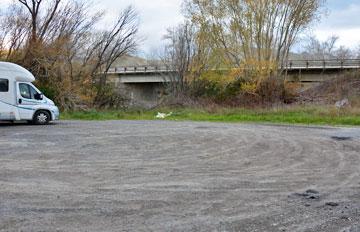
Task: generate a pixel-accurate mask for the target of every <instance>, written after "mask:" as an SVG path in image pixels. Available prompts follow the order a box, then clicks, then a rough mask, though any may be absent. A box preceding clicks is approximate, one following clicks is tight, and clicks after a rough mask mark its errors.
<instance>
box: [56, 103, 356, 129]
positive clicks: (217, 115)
mask: <svg viewBox="0 0 360 232" xmlns="http://www.w3.org/2000/svg"><path fill="white" fill-rule="evenodd" d="M157 112H164V113H169V112H173V114H172V116H170V117H167V118H166V119H165V120H175V121H210V122H261V123H286V124H308V125H310V124H311V125H349V126H359V125H360V109H345V110H338V109H336V108H334V107H324V106H322V107H321V106H310V107H299V106H297V107H289V108H272V109H255V110H250V109H226V108H224V109H216V110H206V109H188V108H185V109H184V108H180V109H179V108H178V109H169V108H163V109H157V110H149V111H145V110H128V111H96V110H91V111H86V112H85V111H83V112H65V113H63V114H62V115H61V119H63V120H158V119H156V118H155V116H156V115H157Z"/></svg>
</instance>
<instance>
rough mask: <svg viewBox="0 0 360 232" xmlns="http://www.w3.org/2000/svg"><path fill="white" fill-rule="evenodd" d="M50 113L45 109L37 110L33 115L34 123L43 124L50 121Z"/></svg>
mask: <svg viewBox="0 0 360 232" xmlns="http://www.w3.org/2000/svg"><path fill="white" fill-rule="evenodd" d="M50 117H51V116H50V114H49V113H48V112H47V111H43V110H40V111H37V112H36V113H35V115H34V124H37V125H45V124H48V123H49V122H50Z"/></svg>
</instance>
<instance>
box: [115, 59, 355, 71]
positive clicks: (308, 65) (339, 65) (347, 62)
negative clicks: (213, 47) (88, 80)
mask: <svg viewBox="0 0 360 232" xmlns="http://www.w3.org/2000/svg"><path fill="white" fill-rule="evenodd" d="M283 68H284V69H285V70H300V69H360V59H329V60H289V61H288V62H286V63H285V64H284V65H283ZM167 72H175V69H173V68H171V66H169V65H159V66H155V65H148V66H145V65H141V66H126V67H115V68H111V69H110V70H109V71H108V73H110V74H111V73H113V74H127V73H129V74H131V73H167Z"/></svg>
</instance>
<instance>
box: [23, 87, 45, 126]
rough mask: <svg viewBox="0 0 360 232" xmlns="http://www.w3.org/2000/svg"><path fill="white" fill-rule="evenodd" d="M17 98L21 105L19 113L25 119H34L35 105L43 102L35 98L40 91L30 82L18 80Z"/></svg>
mask: <svg viewBox="0 0 360 232" xmlns="http://www.w3.org/2000/svg"><path fill="white" fill-rule="evenodd" d="M17 88H18V91H17V93H18V94H17V95H18V96H17V99H18V102H17V103H18V106H19V114H20V117H21V119H23V120H32V116H33V113H34V111H35V108H34V106H36V105H39V104H41V101H39V100H36V99H35V95H36V94H37V93H38V92H37V91H36V90H35V89H34V88H33V87H32V85H31V84H30V83H26V82H18V84H17Z"/></svg>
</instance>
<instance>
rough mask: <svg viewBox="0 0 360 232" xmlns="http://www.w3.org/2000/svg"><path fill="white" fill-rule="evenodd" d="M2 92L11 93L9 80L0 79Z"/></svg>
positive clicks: (0, 90)
mask: <svg viewBox="0 0 360 232" xmlns="http://www.w3.org/2000/svg"><path fill="white" fill-rule="evenodd" d="M0 92H9V80H7V79H1V78H0Z"/></svg>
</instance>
